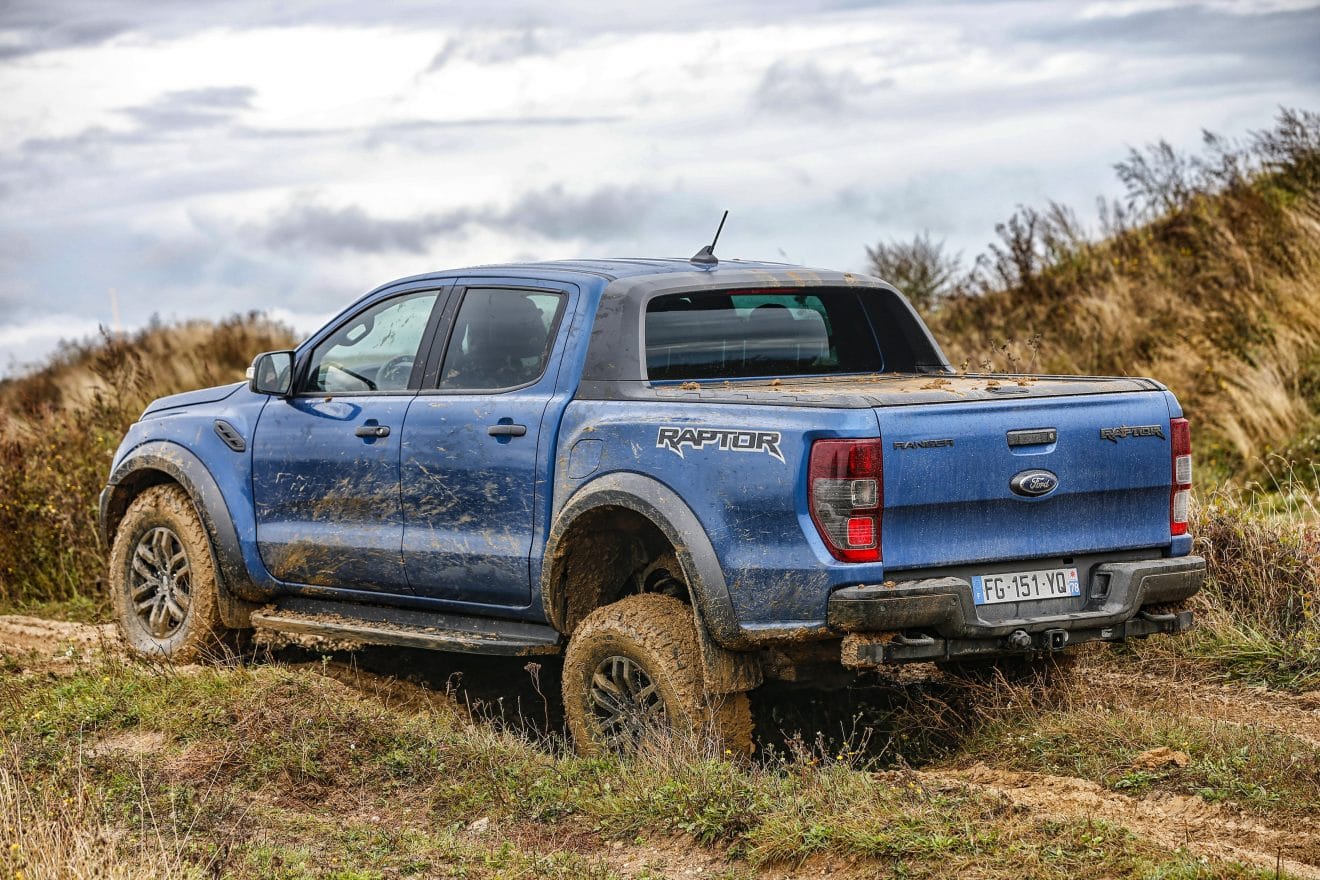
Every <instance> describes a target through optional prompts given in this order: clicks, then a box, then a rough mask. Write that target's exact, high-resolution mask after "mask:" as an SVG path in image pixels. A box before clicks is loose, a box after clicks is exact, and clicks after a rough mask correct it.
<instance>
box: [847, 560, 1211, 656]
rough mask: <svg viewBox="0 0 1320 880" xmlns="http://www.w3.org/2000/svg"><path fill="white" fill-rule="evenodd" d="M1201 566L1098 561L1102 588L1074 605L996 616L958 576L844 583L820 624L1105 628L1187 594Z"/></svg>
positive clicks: (973, 632)
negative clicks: (989, 615) (989, 616)
mask: <svg viewBox="0 0 1320 880" xmlns="http://www.w3.org/2000/svg"><path fill="white" fill-rule="evenodd" d="M1205 571H1206V565H1205V560H1204V559H1202V558H1201V557H1199V556H1182V557H1177V558H1173V559H1148V560H1139V561H1133V562H1109V563H1104V564H1101V565H1099V566H1097V567H1096V569H1095V574H1096V575H1103V576H1106V577H1107V581H1108V590H1107V591H1106V592H1105V594H1104V595H1103V596H1097V597H1095V598H1093V599H1089V600H1087V601H1086V603H1085V605H1084V607H1083V608H1082V609H1081V610H1075V611H1065V612H1062V613H1057V614H1040V615H1032V616H1030V617H1025V618H1015V619H999V620H985V619H983V618H982V617H981V616H980V614H979V613H978V609H977V606H976V604H975V603H974V601H973V599H972V586H971V584H970V583H969V582H968V581H966V580H964V579H962V578H958V577H942V578H929V579H925V580H916V581H899V582H897V583H892V585H885V584H875V585H869V584H868V585H863V586H857V587H845V588H843V589H841V590H836V591H835V592H834V593H833V594H832V595H831V596H830V600H829V606H828V611H827V613H826V624H827V625H828V626H829V627H830V628H831V629H833V630H836V631H842V632H854V633H856V632H891V631H898V630H905V629H921V630H929V631H931V632H934V633H936V634H937V635H939V636H941V637H943V638H946V639H949V638H970V639H978V638H979V639H984V638H999V637H1002V636H1007V635H1008V634H1010V633H1012V632H1015V631H1017V630H1024V631H1026V632H1028V633H1036V632H1041V631H1044V630H1047V629H1055V628H1059V629H1065V630H1072V629H1084V628H1088V627H1089V628H1097V627H1110V626H1115V625H1117V624H1120V623H1122V622H1124V621H1125V620H1128V619H1130V618H1132V617H1133V616H1134V615H1135V614H1136V613H1137V612H1138V611H1139V610H1140V609H1141V607H1142V606H1143V605H1148V604H1163V603H1167V602H1179V601H1181V600H1183V599H1186V598H1188V597H1189V596H1192V595H1193V594H1195V593H1196V592H1197V591H1198V590H1199V589H1200V588H1201V585H1202V583H1203V582H1204V580H1205Z"/></svg>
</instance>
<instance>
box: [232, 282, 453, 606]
mask: <svg viewBox="0 0 1320 880" xmlns="http://www.w3.org/2000/svg"><path fill="white" fill-rule="evenodd" d="M437 298H438V293H437V292H436V291H433V290H432V291H421V292H413V293H407V294H402V295H399V296H394V297H390V298H388V299H385V300H381V301H378V302H376V303H374V304H372V305H370V306H368V307H366V308H365V309H363V310H362V311H360V312H358V313H357V314H355V315H353V316H352V317H350V318H348V319H346V320H345V321H344V322H343V323H341V324H340V325H339V327H337V328H336V329H335V330H334V331H332V332H331V333H330V334H329V335H327V336H326V337H325V338H324V339H323V340H322V341H320V342H319V343H317V345H316V347H315V348H314V349H313V350H312V352H311V354H310V356H309V357H308V359H307V361H306V364H305V366H301V367H300V377H299V381H298V384H297V385H296V386H295V394H294V396H293V397H291V398H290V399H288V400H271V401H270V402H269V403H267V404H266V406H265V408H264V409H263V410H262V413H261V418H260V420H259V421H258V423H257V428H256V431H255V433H254V438H253V444H252V490H253V499H254V501H255V503H256V514H257V545H258V549H259V550H260V552H261V559H262V561H263V562H264V563H265V565H266V568H267V569H268V570H269V571H270V573H271V574H272V575H274V576H275V577H276V578H278V579H280V580H282V581H286V582H289V583H295V584H309V585H315V586H325V587H339V588H348V589H359V590H377V591H384V592H396V593H404V592H408V587H407V584H408V581H407V578H406V576H405V575H404V571H403V559H402V556H401V555H400V547H401V544H402V538H403V512H402V508H401V505H400V501H399V447H400V439H401V435H402V431H403V422H404V416H405V415H406V413H407V411H408V404H409V402H410V401H411V400H412V398H413V397H414V396H415V395H416V394H417V388H418V385H419V384H420V381H421V376H422V373H423V366H422V364H421V360H422V359H423V356H424V352H423V341H424V340H425V339H426V338H427V336H428V331H430V330H432V327H433V325H432V317H433V312H434V311H435V306H436V301H437Z"/></svg>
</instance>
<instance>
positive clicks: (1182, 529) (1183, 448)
mask: <svg viewBox="0 0 1320 880" xmlns="http://www.w3.org/2000/svg"><path fill="white" fill-rule="evenodd" d="M1169 445H1170V447H1171V448H1172V450H1173V486H1172V487H1171V488H1170V489H1169V533H1170V534H1173V535H1185V534H1187V508H1188V506H1189V505H1190V504H1191V500H1192V426H1191V425H1190V424H1188V422H1187V420H1186V419H1170V420H1169Z"/></svg>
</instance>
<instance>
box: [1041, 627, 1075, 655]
mask: <svg viewBox="0 0 1320 880" xmlns="http://www.w3.org/2000/svg"><path fill="white" fill-rule="evenodd" d="M1066 644H1068V631H1067V630H1066V629H1047V630H1045V632H1043V633H1041V634H1040V646H1041V648H1043V649H1044V650H1046V651H1062V650H1063V646H1064V645H1066Z"/></svg>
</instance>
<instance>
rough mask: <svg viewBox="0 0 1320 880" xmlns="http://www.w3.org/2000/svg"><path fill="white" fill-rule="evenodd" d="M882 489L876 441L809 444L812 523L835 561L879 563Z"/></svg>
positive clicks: (809, 490) (877, 440) (881, 470)
mask: <svg viewBox="0 0 1320 880" xmlns="http://www.w3.org/2000/svg"><path fill="white" fill-rule="evenodd" d="M884 485H885V483H884V464H883V462H882V460H881V445H880V440H879V439H878V438H876V439H873V440H817V441H816V442H815V443H814V444H812V446H811V462H810V464H809V466H808V468H807V495H808V498H809V503H810V505H811V521H812V522H814V523H815V524H816V530H817V531H818V532H820V536H821V538H822V539H823V540H824V541H825V546H826V547H828V548H829V551H830V553H831V554H833V556H834V558H835V559H839V560H841V561H843V562H878V561H880V517H881V507H883V506H884V503H885V495H884Z"/></svg>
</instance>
